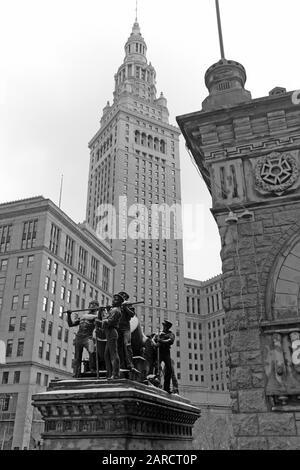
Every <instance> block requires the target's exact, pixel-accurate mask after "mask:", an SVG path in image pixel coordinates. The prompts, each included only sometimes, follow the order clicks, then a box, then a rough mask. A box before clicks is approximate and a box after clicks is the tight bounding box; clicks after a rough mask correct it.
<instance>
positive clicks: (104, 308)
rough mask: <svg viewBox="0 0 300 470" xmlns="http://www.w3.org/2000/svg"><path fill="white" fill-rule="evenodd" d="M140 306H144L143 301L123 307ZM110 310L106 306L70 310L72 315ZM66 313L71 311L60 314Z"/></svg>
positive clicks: (108, 306)
mask: <svg viewBox="0 0 300 470" xmlns="http://www.w3.org/2000/svg"><path fill="white" fill-rule="evenodd" d="M140 304H144V301H141V302H129V303H126V304H125V306H127V307H131V306H132V305H140ZM121 307H122V304H121ZM111 308H112V306H111V305H106V306H102V307H96V308H83V309H79V310H72V313H77V312H90V311H91V310H92V311H95V312H96V311H97V310H98V311H101V310H106V309H107V310H110V309H111ZM68 311H71V310H65V311H64V312H62V313H68Z"/></svg>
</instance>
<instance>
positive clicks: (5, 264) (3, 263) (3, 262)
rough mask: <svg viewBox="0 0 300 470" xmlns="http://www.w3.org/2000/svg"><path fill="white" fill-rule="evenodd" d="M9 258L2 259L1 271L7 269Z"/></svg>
mask: <svg viewBox="0 0 300 470" xmlns="http://www.w3.org/2000/svg"><path fill="white" fill-rule="evenodd" d="M7 263H8V260H7V259H2V260H0V271H6V270H7Z"/></svg>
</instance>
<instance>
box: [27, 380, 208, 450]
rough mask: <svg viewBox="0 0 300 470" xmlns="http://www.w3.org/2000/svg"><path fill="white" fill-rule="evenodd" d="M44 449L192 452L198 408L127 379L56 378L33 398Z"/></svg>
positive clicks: (198, 414) (176, 397)
mask: <svg viewBox="0 0 300 470" xmlns="http://www.w3.org/2000/svg"><path fill="white" fill-rule="evenodd" d="M32 399H33V406H35V407H37V408H38V410H39V411H40V413H41V414H42V417H43V419H44V421H45V432H44V434H43V435H42V438H43V440H44V449H45V450H179V449H180V450H188V449H191V448H192V429H193V425H194V423H195V421H196V420H197V419H198V418H199V416H200V410H199V409H198V408H196V407H195V406H193V405H191V403H190V402H189V400H186V399H185V398H182V397H179V396H178V395H169V394H168V393H167V392H165V391H164V390H160V389H158V388H155V387H151V386H147V385H143V384H141V383H138V382H133V381H131V380H128V379H120V380H113V381H109V380H101V379H100V380H95V379H93V380H89V379H74V380H55V381H52V382H51V383H50V385H49V387H48V390H47V391H46V392H44V393H39V394H37V395H34V396H33V397H32Z"/></svg>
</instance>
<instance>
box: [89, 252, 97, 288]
mask: <svg viewBox="0 0 300 470" xmlns="http://www.w3.org/2000/svg"><path fill="white" fill-rule="evenodd" d="M98 271H99V261H98V260H97V259H96V258H95V257H94V256H92V261H91V275H90V277H91V280H92V281H93V282H94V283H95V284H97V282H98Z"/></svg>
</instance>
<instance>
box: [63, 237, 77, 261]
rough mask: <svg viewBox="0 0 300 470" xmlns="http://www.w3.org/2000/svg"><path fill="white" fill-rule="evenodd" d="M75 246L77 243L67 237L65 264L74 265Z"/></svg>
mask: <svg viewBox="0 0 300 470" xmlns="http://www.w3.org/2000/svg"><path fill="white" fill-rule="evenodd" d="M74 245H75V242H74V240H72V238H71V237H69V235H67V236H66V244H65V258H64V259H65V262H66V263H68V264H70V265H72V264H73V256H74Z"/></svg>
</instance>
